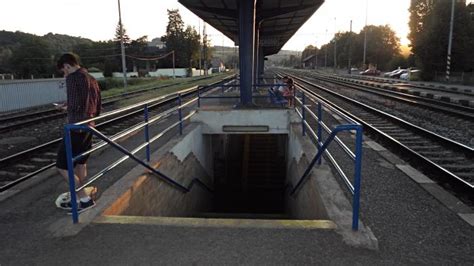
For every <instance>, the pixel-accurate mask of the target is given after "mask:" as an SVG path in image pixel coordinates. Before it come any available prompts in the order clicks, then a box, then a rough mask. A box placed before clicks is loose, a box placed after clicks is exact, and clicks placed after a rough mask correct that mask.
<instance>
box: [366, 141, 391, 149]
mask: <svg viewBox="0 0 474 266" xmlns="http://www.w3.org/2000/svg"><path fill="white" fill-rule="evenodd" d="M365 143H366V144H367V145H368V146H369V147H370V148H372V149H373V150H375V151H386V150H387V149H386V148H384V147H383V146H382V145H380V144H378V143H377V142H375V141H372V140H369V141H366V142H365Z"/></svg>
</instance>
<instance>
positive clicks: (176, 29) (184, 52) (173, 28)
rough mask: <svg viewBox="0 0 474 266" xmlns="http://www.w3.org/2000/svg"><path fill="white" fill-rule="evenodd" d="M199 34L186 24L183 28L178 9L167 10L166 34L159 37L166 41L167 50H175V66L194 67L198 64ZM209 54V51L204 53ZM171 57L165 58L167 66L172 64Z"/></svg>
mask: <svg viewBox="0 0 474 266" xmlns="http://www.w3.org/2000/svg"><path fill="white" fill-rule="evenodd" d="M200 39H201V37H200V35H199V33H198V32H197V31H196V29H195V28H193V27H191V26H187V27H186V29H184V22H183V20H182V18H181V15H180V14H179V10H177V9H172V10H168V25H167V27H166V35H164V36H162V37H161V40H162V41H163V42H166V49H167V51H168V52H171V51H174V52H175V66H176V67H188V68H191V67H196V66H198V65H199V48H200V45H201V43H200ZM204 54H208V55H210V53H204ZM171 60H172V59H171V58H168V59H167V65H168V67H170V66H172V61H171Z"/></svg>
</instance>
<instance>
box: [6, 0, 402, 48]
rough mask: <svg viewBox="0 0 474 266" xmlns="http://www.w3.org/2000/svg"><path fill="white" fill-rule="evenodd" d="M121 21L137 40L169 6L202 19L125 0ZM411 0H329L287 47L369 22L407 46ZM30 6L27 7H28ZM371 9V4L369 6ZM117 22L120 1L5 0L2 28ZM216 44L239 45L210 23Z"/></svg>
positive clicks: (163, 20)
mask: <svg viewBox="0 0 474 266" xmlns="http://www.w3.org/2000/svg"><path fill="white" fill-rule="evenodd" d="M120 3H121V10H122V23H123V25H124V27H125V29H126V30H127V33H128V35H129V36H130V38H132V39H137V38H139V37H142V36H144V35H147V36H148V40H151V39H153V38H155V37H160V36H162V35H164V34H165V31H166V25H167V23H168V16H167V11H166V10H167V9H176V8H178V9H179V11H180V14H181V16H182V18H183V20H184V23H185V24H186V25H191V26H194V27H195V28H196V30H198V29H199V28H201V31H202V25H203V22H202V21H201V20H200V19H199V18H198V17H197V16H195V15H194V14H193V13H191V12H190V11H189V10H188V9H186V8H185V7H184V6H182V5H181V4H179V3H178V1H177V0H120ZM409 5H410V0H325V2H324V4H323V5H322V6H321V7H320V8H319V9H318V11H316V13H314V14H313V16H312V17H311V18H310V19H309V20H308V21H306V23H305V24H304V25H303V26H302V27H301V28H300V29H299V30H298V31H297V32H296V33H295V35H293V37H292V38H291V39H290V40H289V41H288V42H287V43H286V44H285V46H283V49H284V50H297V51H302V50H303V49H304V48H305V47H306V46H307V45H310V44H311V45H317V46H318V47H319V46H321V45H323V44H325V43H327V42H328V41H329V40H330V39H331V38H332V36H333V35H334V33H335V32H339V31H349V27H350V20H352V21H353V26H352V29H353V31H354V32H359V31H360V30H361V29H362V28H363V27H364V25H365V20H366V10H367V24H373V25H386V24H387V25H390V26H391V27H392V29H393V30H395V32H396V33H397V36H398V37H399V38H400V39H401V43H402V44H408V39H407V37H406V36H407V34H408V32H409V30H408V19H409V13H408V8H409ZM27 6H28V8H25V7H27ZM366 7H368V8H367V9H366ZM117 22H118V5H117V0H6V1H2V5H1V9H0V30H7V31H17V30H18V31H22V32H27V33H32V34H36V35H44V34H47V33H49V32H52V33H57V34H67V35H71V36H77V37H84V38H88V39H91V40H94V41H100V40H110V39H113V37H114V34H115V27H116V25H117ZM207 33H208V35H209V37H210V39H211V43H212V44H213V45H225V46H233V45H234V43H233V42H232V41H231V40H229V39H228V38H226V37H225V36H224V35H223V34H221V33H220V32H218V31H217V30H215V29H214V28H212V27H210V26H209V25H208V26H207Z"/></svg>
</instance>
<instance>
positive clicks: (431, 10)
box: [409, 0, 474, 80]
mask: <svg viewBox="0 0 474 266" xmlns="http://www.w3.org/2000/svg"><path fill="white" fill-rule="evenodd" d="M409 10H410V23H409V26H410V35H409V39H410V41H411V47H412V52H413V54H414V55H415V57H416V62H417V63H418V65H419V67H420V68H421V69H422V75H421V76H422V78H423V79H427V80H430V79H433V78H434V76H435V72H437V71H441V72H442V71H445V70H446V64H447V50H448V42H449V26H450V19H451V1H434V2H433V3H432V4H430V3H427V2H426V1H424V0H413V1H412V4H411V6H410V9H409ZM472 47H474V21H473V20H472V19H471V17H470V14H469V6H466V5H465V4H464V3H462V2H461V3H456V4H455V14H454V27H453V40H452V55H451V71H473V67H474V49H473V48H472Z"/></svg>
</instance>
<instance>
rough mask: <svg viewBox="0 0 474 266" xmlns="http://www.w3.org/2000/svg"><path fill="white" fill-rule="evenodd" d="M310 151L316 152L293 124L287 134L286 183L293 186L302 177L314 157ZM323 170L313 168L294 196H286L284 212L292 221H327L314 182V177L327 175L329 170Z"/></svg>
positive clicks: (312, 145)
mask: <svg viewBox="0 0 474 266" xmlns="http://www.w3.org/2000/svg"><path fill="white" fill-rule="evenodd" d="M310 149H314V150H316V147H315V146H314V144H313V143H311V141H310V139H309V138H308V137H302V134H301V124H296V123H293V124H292V125H291V126H290V132H289V134H288V155H287V171H286V172H287V176H286V180H287V182H290V183H291V184H292V185H293V186H296V183H297V182H298V180H299V179H300V178H301V176H302V175H303V173H304V171H305V170H306V167H307V166H308V164H309V162H310V161H311V159H312V156H314V153H311V154H308V153H309V152H308V151H309V150H310ZM324 168H326V169H325V170H321V169H318V168H314V169H313V171H312V174H311V175H310V176H309V178H308V179H307V181H306V182H305V184H304V185H303V186H302V187H301V189H300V190H299V191H298V192H297V193H296V194H295V196H290V195H288V194H286V200H285V202H286V211H287V213H288V214H289V215H290V216H291V217H292V218H293V219H311V220H317V219H323V220H325V219H328V214H327V212H326V209H325V206H324V204H323V202H322V200H321V197H320V195H321V193H320V191H319V189H318V186H317V184H316V183H315V182H314V178H315V175H328V174H329V173H330V169H328V167H327V166H326V167H324ZM328 171H329V172H328Z"/></svg>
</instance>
